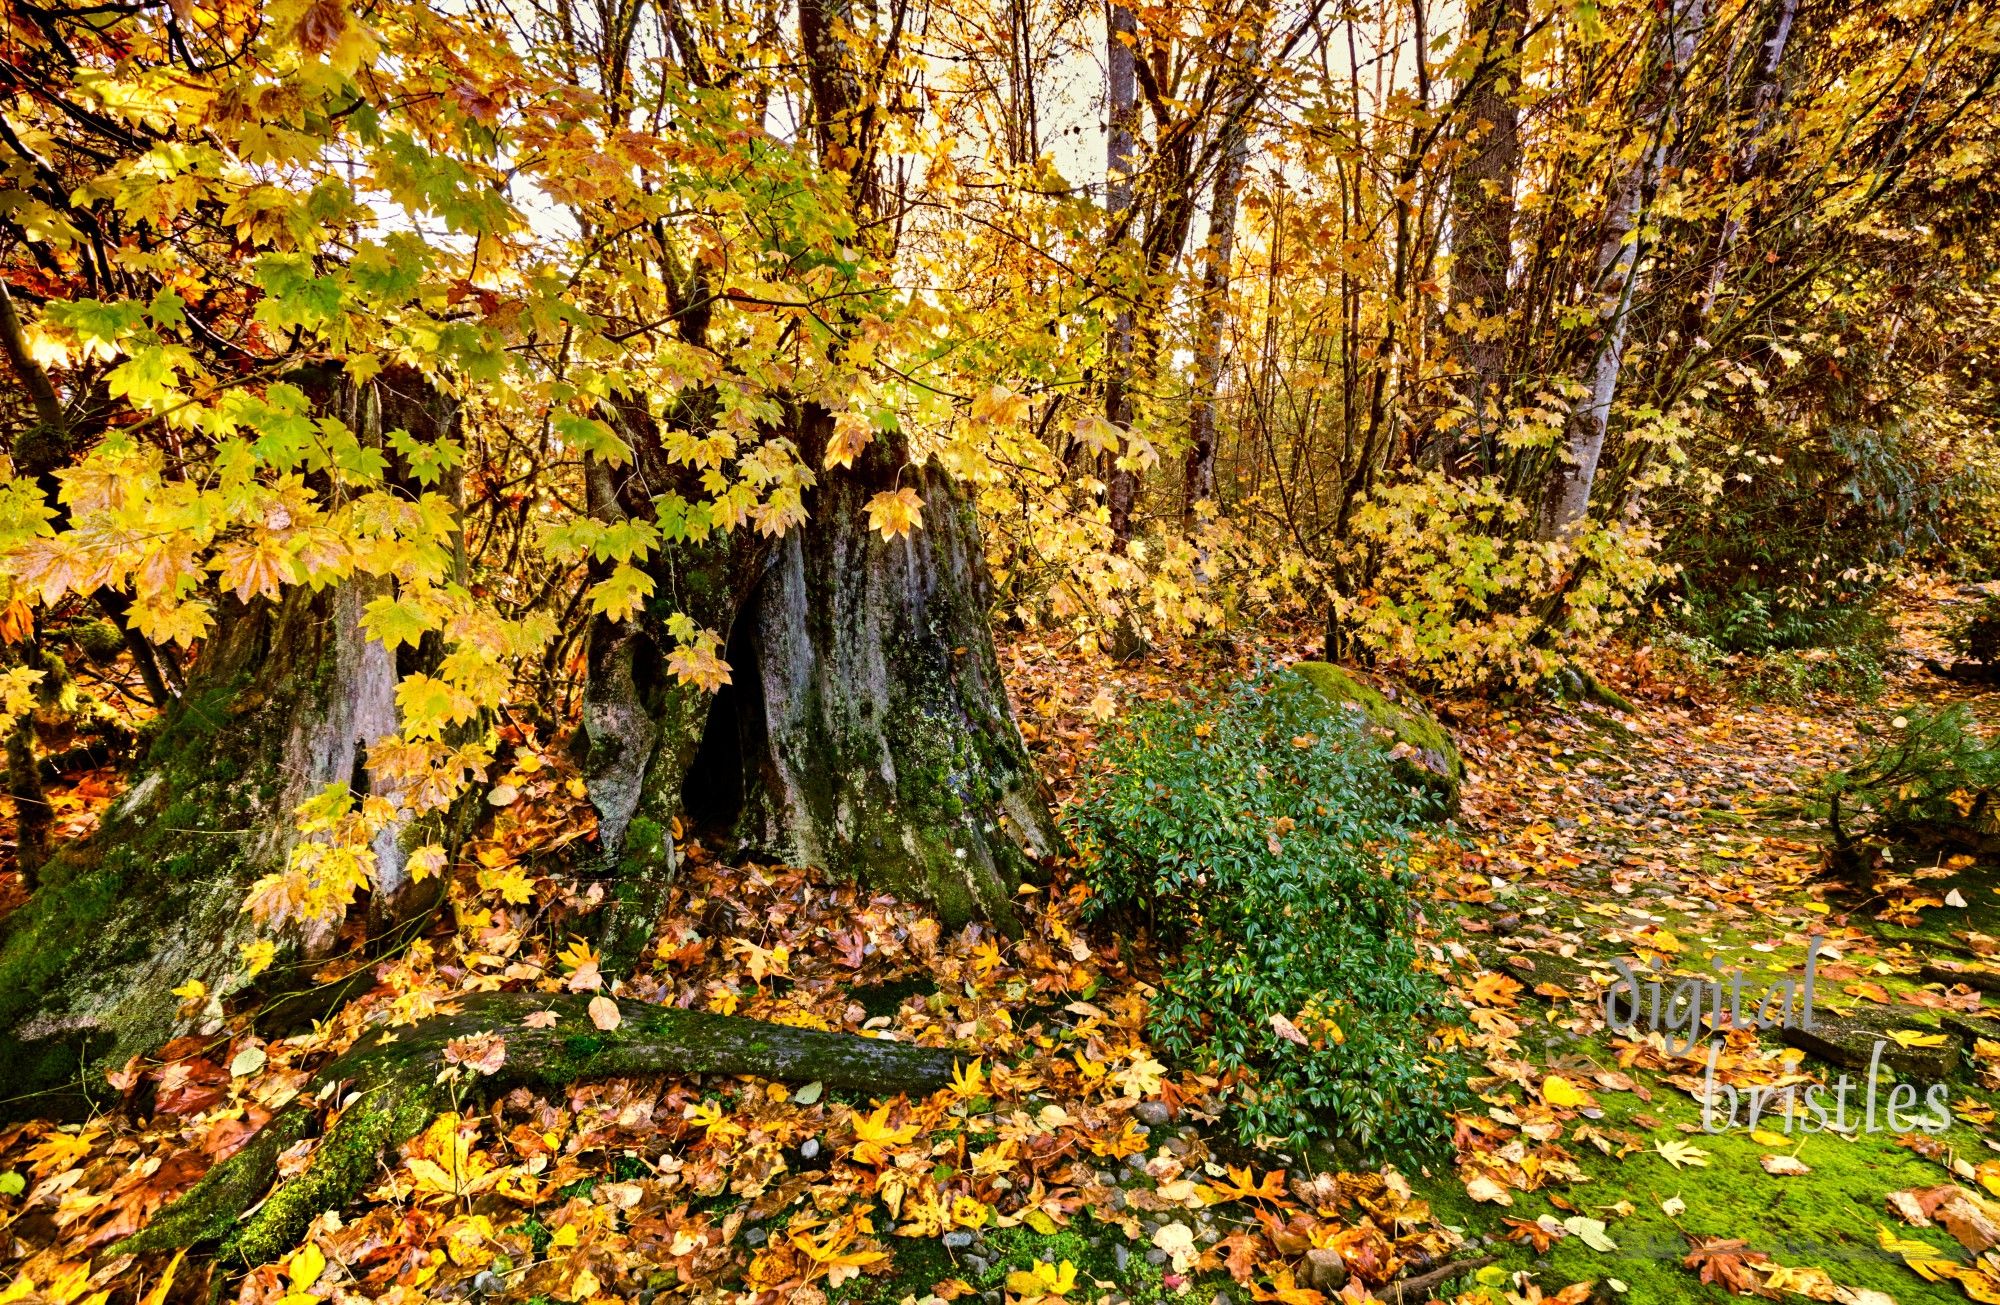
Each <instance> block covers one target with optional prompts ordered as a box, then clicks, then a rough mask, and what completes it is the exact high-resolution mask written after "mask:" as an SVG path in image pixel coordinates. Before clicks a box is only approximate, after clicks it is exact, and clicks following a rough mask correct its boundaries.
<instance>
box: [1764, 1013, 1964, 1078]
mask: <svg viewBox="0 0 2000 1305" xmlns="http://www.w3.org/2000/svg"><path fill="white" fill-rule="evenodd" d="M1929 1015H1930V1012H1928V1011H1919V1010H1910V1009H1907V1008H1890V1009H1884V1008H1879V1007H1864V1008H1862V1009H1859V1010H1856V1011H1855V1012H1854V1013H1853V1014H1852V1015H1839V1014H1836V1013H1834V1012H1833V1011H1830V1010H1826V1009H1823V1008H1817V1007H1816V1008H1815V1009H1814V1011H1813V1027H1812V1028H1811V1029H1807V1028H1804V1027H1802V1026H1797V1025H1795V1026H1793V1027H1792V1028H1789V1029H1784V1030H1782V1033H1781V1036H1782V1037H1783V1039H1784V1041H1785V1045H1787V1046H1791V1047H1797V1048H1799V1049H1800V1050H1801V1051H1804V1052H1805V1053H1806V1054H1807V1055H1811V1056H1817V1057H1818V1058H1819V1059H1821V1060H1824V1061H1828V1062H1830V1063H1832V1064H1835V1065H1840V1066H1842V1067H1844V1068H1846V1069H1858V1070H1862V1071H1864V1072H1865V1071H1866V1070H1867V1068H1868V1063H1869V1060H1870V1059H1871V1057H1873V1056H1874V1054H1875V1044H1876V1043H1877V1042H1880V1043H1881V1044H1882V1060H1881V1063H1882V1064H1884V1065H1886V1066H1888V1067H1889V1068H1890V1069H1893V1070H1895V1071H1896V1072H1897V1073H1898V1074H1907V1075H1909V1076H1910V1077H1912V1078H1915V1079H1918V1080H1920V1081H1922V1082H1925V1083H1937V1082H1942V1081H1943V1080H1945V1079H1947V1078H1950V1077H1951V1075H1952V1072H1953V1071H1954V1070H1956V1069H1957V1068H1958V1059H1959V1053H1960V1052H1962V1051H1963V1050H1964V1048H1965V1039H1964V1038H1963V1037H1961V1036H1960V1035H1959V1034H1957V1033H1953V1032H1944V1042H1943V1044H1942V1045H1940V1046H1936V1047H1905V1046H1903V1045H1902V1044H1900V1043H1898V1042H1896V1041H1895V1040H1894V1039H1892V1038H1890V1037H1889V1036H1888V1034H1889V1031H1890V1030H1891V1029H1909V1030H1912V1031H1913V1032H1918V1033H1933V1034H1934V1033H1939V1032H1943V1031H1942V1030H1940V1029H1939V1028H1938V1027H1937V1025H1936V1024H1934V1023H1931V1022H1930V1019H1929V1018H1928V1017H1929Z"/></svg>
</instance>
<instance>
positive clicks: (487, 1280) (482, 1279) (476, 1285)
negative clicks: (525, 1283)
mask: <svg viewBox="0 0 2000 1305" xmlns="http://www.w3.org/2000/svg"><path fill="white" fill-rule="evenodd" d="M472 1289H473V1290H474V1291H476V1292H478V1293H479V1294H480V1295H482V1296H493V1295H497V1294H498V1293H500V1292H503V1291H505V1290H507V1280H506V1279H505V1278H503V1277H501V1276H500V1275H499V1274H497V1273H495V1272H493V1270H491V1269H481V1270H480V1271H479V1272H478V1273H475V1274H473V1275H472Z"/></svg>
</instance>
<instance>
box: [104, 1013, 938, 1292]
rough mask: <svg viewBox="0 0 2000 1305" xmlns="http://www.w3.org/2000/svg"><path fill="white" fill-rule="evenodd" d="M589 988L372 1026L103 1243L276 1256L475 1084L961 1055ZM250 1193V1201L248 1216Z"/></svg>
mask: <svg viewBox="0 0 2000 1305" xmlns="http://www.w3.org/2000/svg"><path fill="white" fill-rule="evenodd" d="M585 1000H586V999H585V998H583V997H581V996H551V995H548V994H544V993H499V992H496V993H479V994H475V995H473V996H469V997H466V998H463V999H461V1000H460V1001H459V1002H457V1003H456V1004H457V1005H458V1006H459V1007H460V1010H459V1012H458V1013H457V1014H454V1015H445V1016H439V1017H437V1018H434V1019H430V1020H426V1021H424V1022H423V1023H422V1024H419V1025H418V1026H417V1027H415V1028H414V1029H407V1030H401V1031H399V1032H398V1033H397V1034H394V1035H389V1036H377V1035H373V1034H371V1035H368V1036H366V1037H364V1038H363V1040H362V1041H361V1043H359V1044H357V1045H356V1046H355V1048H354V1049H353V1050H351V1051H349V1052H348V1053H347V1054H346V1055H344V1056H341V1057H340V1058H339V1059H337V1060H335V1061H334V1062H333V1063H332V1064H330V1065H328V1066H326V1067H325V1068H324V1069H322V1070H321V1071H320V1072H319V1073H318V1074H317V1075H316V1076H315V1077H314V1078H313V1080H312V1081H311V1082H310V1083H308V1084H306V1086H305V1087H304V1088H303V1089H302V1090H301V1091H300V1092H299V1094H298V1095H297V1096H296V1097H295V1098H294V1099H293V1104H292V1105H290V1106H288V1107H286V1108H285V1109H284V1110H282V1111H280V1112H279V1113H278V1114H277V1115H276V1116H275V1117H274V1118H272V1119H271V1120H270V1122H268V1123H267V1124H265V1125H264V1127H263V1128H262V1129H260V1130H259V1131H258V1132H257V1134H256V1135H255V1136H254V1137H252V1138H251V1139H250V1140H249V1141H248V1142H246V1143H245V1144H244V1145H243V1147H242V1149H241V1150H239V1151H237V1152H236V1154H235V1155H233V1156H231V1157H230V1158H229V1159H227V1160H225V1161H223V1162H222V1163H221V1164H218V1165H216V1166H215V1168H213V1169H211V1170H210V1171H209V1172H208V1173H207V1174H206V1175H204V1176H203V1178H202V1180H201V1181H200V1182H199V1183H197V1184H195V1186H194V1187H193V1188H191V1189H189V1191H188V1192H187V1193H186V1194H185V1195H183V1196H181V1197H180V1198H179V1199H178V1200H176V1201H175V1202H174V1203H173V1204H171V1205H169V1206H168V1207H166V1208H165V1209H163V1210H161V1211H160V1212H159V1214H157V1215H156V1216H155V1217H154V1218H153V1219H152V1221H151V1222H150V1223H148V1224H147V1226H146V1227H145V1228H143V1229H141V1230H140V1231H139V1232H137V1233H135V1234H134V1235H133V1236H131V1237H129V1238H127V1239H126V1240H124V1241H123V1242H120V1243H118V1244H117V1245H116V1246H114V1247H113V1248H111V1251H110V1252H109V1254H113V1255H125V1254H135V1253H138V1252H142V1251H153V1250H164V1249H168V1248H171V1247H179V1246H192V1245H196V1244H198V1243H203V1242H213V1241H218V1240H220V1241H221V1242H222V1248H221V1258H222V1259H223V1260H224V1261H226V1262H230V1263H234V1264H239V1265H257V1264H262V1263H266V1262H268V1261H270V1260H273V1259H276V1258H277V1257H278V1256H280V1255H282V1254H284V1253H285V1252H286V1251H288V1250H290V1249H291V1248H292V1247H293V1246H295V1245H297V1243H298V1241H299V1239H300V1238H301V1237H303V1236H304V1235H305V1233H306V1230H307V1228H308V1227H309V1226H310V1225H311V1224H312V1222H313V1220H314V1219H316V1218H318V1217H319V1216H320V1215H321V1214H323V1213H325V1212H326V1211H328V1210H338V1209H340V1208H341V1207H343V1206H345V1205H346V1204H347V1203H348V1202H349V1201H351V1200H353V1199H354V1198H355V1197H357V1196H359V1195H360V1194H361V1191H362V1189H364V1188H365V1187H367V1186H368V1185H369V1184H370V1183H373V1182H375V1181H376V1179H377V1178H378V1176H379V1175H380V1173H381V1163H382V1155H383V1153H384V1152H385V1151H388V1150H390V1149H392V1148H394V1147H396V1146H398V1145H400V1144H402V1143H404V1142H407V1141H408V1140H409V1139H411V1138H412V1137H415V1136H416V1135H417V1134H418V1133H420V1132H422V1131H423V1129H424V1128H425V1127H426V1126H427V1125H428V1124H429V1123H430V1121H431V1120H432V1118H434V1117H435V1116H436V1115H437V1114H438V1113H439V1112H440V1111H442V1110H446V1109H450V1108H453V1103H454V1100H455V1099H460V1098H463V1097H464V1096H466V1095H467V1092H468V1089H469V1090H470V1091H471V1092H472V1093H473V1094H475V1095H477V1096H479V1097H482V1098H490V1097H492V1096H495V1095H498V1094H499V1093H501V1092H504V1091H506V1090H507V1089H509V1088H511V1087H514V1086H516V1085H521V1084H528V1085H534V1086H540V1087H547V1086H565V1085H567V1084H570V1083H573V1082H577V1081H580V1080H583V1079H589V1078H608V1077H612V1076H614V1075H631V1074H663V1073H664V1074H692V1073H720V1074H754V1075H756V1076H758V1077H760V1078H769V1079H785V1080H790V1081H793V1082H798V1081H800V1080H818V1081H820V1082H823V1083H826V1084H827V1085H828V1086H831V1087H834V1088H847V1089H853V1090H859V1091H864V1092H873V1093H877V1094H880V1095H884V1096H887V1095H889V1094H891V1093H897V1092H923V1091H926V1090H929V1089H934V1088H939V1087H943V1086H945V1085H946V1084H948V1083H950V1082H951V1078H952V1072H953V1069H954V1067H955V1065H956V1063H957V1058H956V1057H954V1056H953V1054H952V1053H951V1052H948V1051H941V1050H936V1049H933V1048H927V1047H913V1046H910V1045H908V1044H906V1043H898V1042H888V1041H884V1040H881V1039H877V1038H863V1037H857V1036H855V1035H853V1034H849V1033H824V1032H820V1031H819V1030H816V1029H801V1028H793V1027H790V1026H788V1025H781V1024H766V1023H762V1022H760V1021H757V1020H748V1019H738V1018H732V1017H729V1016H723V1015H709V1014H705V1013H702V1012H700V1011H684V1010H676V1009H673V1008H672V1007H662V1006H652V1005H647V1004H645V1003H643V1002H636V1001H624V1002H620V1003H619V1013H620V1016H621V1018H620V1021H619V1025H618V1027H617V1028H616V1029H614V1030H611V1031H608V1032H607V1031H603V1030H599V1029H597V1028H595V1027H594V1026H593V1024H592V1023H591V1019H590V1016H589V1015H588V1013H587V1012H586V1010H585ZM532 1011H554V1012H555V1013H556V1014H557V1017H558V1021H557V1024H556V1026H555V1027H552V1028H546V1029H531V1028H526V1027H523V1025H522V1020H523V1019H524V1018H525V1017H526V1016H527V1015H528V1014H529V1013H530V1012H532ZM494 1029H499V1030H502V1031H503V1032H504V1035H505V1039H506V1044H507V1057H506V1062H505V1063H504V1064H503V1065H502V1066H501V1067H500V1070H499V1071H498V1072H497V1073H496V1074H494V1075H493V1076H492V1077H490V1078H483V1079H475V1080H472V1081H471V1082H470V1083H461V1084H455V1085H454V1088H453V1090H452V1091H447V1089H446V1087H445V1086H444V1081H443V1080H441V1079H440V1077H439V1072H440V1071H441V1070H443V1069H444V1068H445V1066H446V1062H445V1060H444V1054H443V1053H444V1048H445V1044H446V1043H447V1042H449V1041H451V1040H452V1039H453V1038H460V1037H465V1036H468V1035H470V1034H475V1033H483V1032H490V1031H492V1030H494ZM391 1037H393V1038H394V1040H393V1041H392V1040H391ZM337 1083H344V1084H348V1085H349V1089H348V1090H351V1091H353V1092H355V1093H358V1094H359V1098H360V1099H359V1100H357V1101H356V1102H355V1103H354V1104H353V1105H351V1106H349V1107H347V1108H346V1109H345V1110H344V1111H342V1113H341V1115H340V1118H339V1120H338V1122H337V1123H335V1124H334V1126H333V1128H332V1129H331V1131H329V1132H328V1133H327V1134H326V1136H325V1138H324V1139H323V1140H322V1141H321V1143H320V1145H319V1147H318V1149H317V1150H316V1151H315V1152H314V1155H313V1158H312V1162H311V1163H310V1165H308V1167H307V1168H306V1170H305V1172H304V1173H301V1174H299V1175H298V1176H297V1177H295V1178H292V1179H290V1180H288V1181H287V1182H285V1183H283V1184H281V1185H280V1186H279V1187H278V1188H277V1190H276V1191H270V1188H271V1182H272V1180H273V1179H274V1178H276V1177H277V1169H278V1155H279V1153H280V1152H282V1151H283V1150H285V1149H286V1148H287V1147H289V1146H290V1145H292V1144H293V1143H294V1142H297V1141H298V1140H300V1139H301V1138H303V1137H307V1136H310V1135H311V1134H313V1133H315V1132H317V1131H318V1130H317V1127H316V1126H315V1119H314V1116H315V1114H316V1113H317V1110H318V1107H317V1105H315V1104H311V1103H314V1102H316V1101H317V1100H318V1096H319V1094H318V1089H319V1088H320V1086H321V1085H332V1084H337ZM267 1191H270V1196H269V1198H268V1199H265V1193H266V1192H267ZM252 1206H256V1207H257V1208H256V1210H255V1212H254V1213H253V1214H250V1215H247V1216H246V1215H245V1214H244V1212H245V1211H246V1210H249V1209H250V1208H251V1207H252Z"/></svg>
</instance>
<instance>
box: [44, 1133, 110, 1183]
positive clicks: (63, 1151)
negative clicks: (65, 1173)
mask: <svg viewBox="0 0 2000 1305" xmlns="http://www.w3.org/2000/svg"><path fill="white" fill-rule="evenodd" d="M102 1136H104V1135H103V1134H102V1133H82V1134H78V1133H50V1134H49V1135H48V1136H47V1137H45V1138H43V1139H42V1140H41V1141H40V1142H37V1143H36V1144H35V1146H34V1147H33V1149H31V1150H30V1151H29V1152H28V1163H29V1164H31V1165H33V1166H34V1169H35V1177H37V1178H42V1177H46V1176H47V1175H49V1174H52V1173H55V1172H57V1171H59V1170H63V1169H69V1168H72V1167H73V1166H74V1165H75V1164H76V1162H77V1161H79V1160H81V1159H83V1158H84V1157H85V1156H87V1155H89V1154H90V1144H91V1143H92V1142H95V1141H96V1140H97V1139H98V1138H100V1137H102Z"/></svg>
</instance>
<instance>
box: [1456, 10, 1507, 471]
mask: <svg viewBox="0 0 2000 1305" xmlns="http://www.w3.org/2000/svg"><path fill="white" fill-rule="evenodd" d="M1527 10H1528V6H1527V3H1526V0H1480V3H1479V4H1477V5H1475V6H1474V8H1473V9H1472V12H1471V13H1470V14H1469V15H1468V17H1467V22H1468V25H1469V26H1470V28H1471V29H1472V30H1473V31H1475V32H1479V33H1482V39H1483V41H1484V43H1485V44H1484V47H1483V49H1482V50H1481V52H1480V57H1479V62H1478V65H1477V67H1476V68H1475V70H1474V72H1473V84H1472V86H1471V88H1470V91H1469V93H1468V94H1467V95H1466V97H1465V121H1466V131H1465V136H1464V139H1463V141H1462V142H1461V150H1462V152H1461V153H1460V155H1459V157H1458V163H1457V166H1456V167H1455V168H1454V169H1453V172H1452V181H1451V229H1452V250H1451V255H1452V262H1451V297H1450V301H1449V304H1448V309H1447V316H1448V317H1449V318H1450V319H1451V320H1453V321H1459V320H1461V319H1464V318H1468V317H1469V318H1470V319H1471V324H1469V325H1467V326H1466V327H1465V329H1463V330H1462V331H1460V332H1459V334H1458V336H1457V338H1456V340H1455V341H1454V344H1453V352H1454V353H1456V355H1457V361H1458V365H1459V372H1460V378H1459V382H1458V392H1459V400H1460V402H1461V403H1463V404H1464V405H1465V408H1466V410H1467V413H1468V418H1467V420H1466V422H1465V424H1464V425H1462V426H1460V427H1459V428H1458V429H1457V430H1456V431H1454V432H1453V433H1452V436H1451V437H1450V438H1449V440H1448V441H1446V442H1444V443H1442V444H1441V445H1440V446H1438V447H1437V448H1436V449H1435V450H1434V451H1433V456H1434V457H1435V458H1436V460H1437V461H1439V462H1441V463H1443V464H1445V465H1447V466H1449V465H1451V464H1453V463H1455V462H1456V461H1457V458H1456V456H1455V454H1456V453H1457V451H1458V450H1459V449H1462V448H1464V447H1465V446H1466V445H1467V444H1468V443H1471V444H1473V445H1477V446H1484V445H1485V443H1486V441H1487V440H1488V439H1489V438H1490V436H1491V434H1492V432H1493V430H1494V429H1495V427H1496V426H1498V424H1499V423H1500V422H1501V421H1502V420H1503V419H1504V417H1505V409H1506V404H1507V392H1506V386H1505V383H1504V368H1505V364H1506V354H1507V339H1506V333H1505V330H1504V329H1503V327H1504V321H1505V318H1506V313H1507V268H1508V264H1509V262H1510V261H1511V259H1512V257H1513V233H1514V183H1515V180H1516V174H1517V173H1518V171H1519V168H1520V161H1521V126H1520V111H1519V110H1518V109H1517V108H1516V107H1515V105H1514V96H1515V94H1516V93H1517V81H1518V74H1519V64H1518V62H1517V58H1518V51H1517V49H1516V47H1517V45H1518V44H1519V42H1520V39H1521V31H1522V28H1523V27H1525V26H1526V24H1527Z"/></svg>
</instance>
